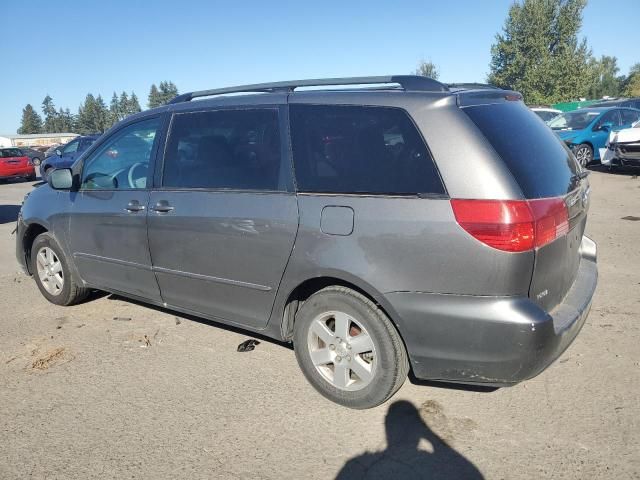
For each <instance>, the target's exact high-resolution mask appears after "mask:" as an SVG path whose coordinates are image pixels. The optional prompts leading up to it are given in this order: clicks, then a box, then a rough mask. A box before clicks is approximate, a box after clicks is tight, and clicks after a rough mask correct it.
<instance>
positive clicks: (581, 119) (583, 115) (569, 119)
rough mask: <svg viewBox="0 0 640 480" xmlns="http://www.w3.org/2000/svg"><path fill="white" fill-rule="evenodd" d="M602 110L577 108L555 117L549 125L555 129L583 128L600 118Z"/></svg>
mask: <svg viewBox="0 0 640 480" xmlns="http://www.w3.org/2000/svg"><path fill="white" fill-rule="evenodd" d="M598 115H600V112H598V111H595V110H575V111H573V112H567V113H562V114H560V115H558V116H557V117H555V118H554V119H553V120H552V121H551V122H549V126H550V127H551V128H552V129H554V130H582V129H584V128H587V127H588V126H589V124H591V122H593V121H594V120H595V119H596V118H598Z"/></svg>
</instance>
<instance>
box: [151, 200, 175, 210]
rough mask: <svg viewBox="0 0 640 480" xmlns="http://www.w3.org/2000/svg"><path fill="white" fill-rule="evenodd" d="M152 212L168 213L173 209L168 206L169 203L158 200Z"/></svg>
mask: <svg viewBox="0 0 640 480" xmlns="http://www.w3.org/2000/svg"><path fill="white" fill-rule="evenodd" d="M152 210H153V211H154V212H158V213H169V212H170V211H171V210H173V207H172V206H171V205H169V202H167V201H166V200H160V201H158V203H156V204H155V206H154V207H153V208H152Z"/></svg>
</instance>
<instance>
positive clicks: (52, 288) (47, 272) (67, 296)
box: [31, 233, 89, 305]
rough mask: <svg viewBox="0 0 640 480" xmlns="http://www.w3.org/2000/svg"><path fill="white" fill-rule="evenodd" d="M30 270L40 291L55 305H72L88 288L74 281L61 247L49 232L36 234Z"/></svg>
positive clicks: (84, 295) (80, 298)
mask: <svg viewBox="0 0 640 480" xmlns="http://www.w3.org/2000/svg"><path fill="white" fill-rule="evenodd" d="M31 272H32V273H33V275H34V277H35V280H36V284H37V285H38V289H40V293H42V295H43V296H44V297H45V298H46V299H47V300H49V301H50V302H51V303H54V304H56V305H74V304H76V303H78V302H81V301H82V300H84V299H85V298H86V297H87V295H88V294H89V290H88V289H86V288H84V287H81V286H80V285H78V283H77V282H76V281H75V279H74V278H73V276H72V274H71V270H70V268H69V262H68V261H67V259H66V257H65V255H64V253H63V252H62V249H61V248H60V247H59V246H58V243H57V242H56V241H55V239H54V238H53V236H51V234H49V233H42V234H40V235H38V236H37V237H36V239H35V241H34V242H33V246H32V247H31Z"/></svg>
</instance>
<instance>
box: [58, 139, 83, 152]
mask: <svg viewBox="0 0 640 480" xmlns="http://www.w3.org/2000/svg"><path fill="white" fill-rule="evenodd" d="M79 144H80V140H73V141H72V142H71V143H67V145H66V146H65V147H64V148H63V149H62V154H63V155H64V154H65V153H74V152H76V151H77V150H78V145H79Z"/></svg>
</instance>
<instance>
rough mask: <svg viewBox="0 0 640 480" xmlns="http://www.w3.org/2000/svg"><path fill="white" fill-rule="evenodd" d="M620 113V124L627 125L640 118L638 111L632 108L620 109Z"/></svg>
mask: <svg viewBox="0 0 640 480" xmlns="http://www.w3.org/2000/svg"><path fill="white" fill-rule="evenodd" d="M620 115H622V125H629V124H631V123H634V122H636V121H638V118H640V112H636V111H634V110H620Z"/></svg>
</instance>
